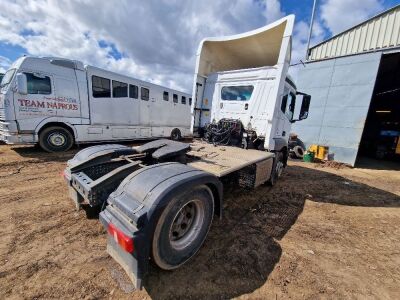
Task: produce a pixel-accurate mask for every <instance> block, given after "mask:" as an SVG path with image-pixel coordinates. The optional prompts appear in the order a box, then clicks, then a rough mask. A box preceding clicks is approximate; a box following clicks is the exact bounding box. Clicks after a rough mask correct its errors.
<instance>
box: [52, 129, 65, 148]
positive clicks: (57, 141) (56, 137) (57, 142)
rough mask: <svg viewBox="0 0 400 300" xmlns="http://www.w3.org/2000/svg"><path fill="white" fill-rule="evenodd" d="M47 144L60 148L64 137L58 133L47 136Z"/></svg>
mask: <svg viewBox="0 0 400 300" xmlns="http://www.w3.org/2000/svg"><path fill="white" fill-rule="evenodd" d="M48 142H49V143H50V144H51V145H53V146H56V147H60V146H62V145H64V144H65V142H66V137H65V136H64V135H63V134H61V133H59V132H55V133H52V134H50V135H49V137H48Z"/></svg>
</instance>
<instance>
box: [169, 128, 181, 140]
mask: <svg viewBox="0 0 400 300" xmlns="http://www.w3.org/2000/svg"><path fill="white" fill-rule="evenodd" d="M181 139H182V134H181V131H180V130H179V129H178V128H175V129H174V130H172V132H171V140H174V141H180V140H181Z"/></svg>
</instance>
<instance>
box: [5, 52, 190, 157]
mask: <svg viewBox="0 0 400 300" xmlns="http://www.w3.org/2000/svg"><path fill="white" fill-rule="evenodd" d="M191 102H192V98H191V95H189V94H186V93H182V92H179V91H176V90H172V89H169V88H166V87H162V86H158V85H155V84H151V83H149V82H145V81H141V80H138V79H135V78H131V77H127V76H123V75H120V74H116V73H113V72H109V71H106V70H103V69H99V68H96V67H92V66H84V65H83V64H82V63H81V62H79V61H75V60H68V59H62V58H46V57H43V58H38V57H21V58H19V59H18V60H16V61H15V62H14V63H13V64H12V66H11V67H10V69H9V70H8V71H7V72H6V73H5V75H4V77H3V79H2V81H1V85H0V140H2V141H5V142H6V143H7V144H36V143H38V144H39V145H40V146H41V147H42V148H43V149H44V150H46V151H48V152H58V151H66V150H68V149H69V148H71V147H72V145H73V144H74V143H77V144H79V143H97V142H105V141H121V140H138V139H151V138H153V139H154V138H162V137H168V138H172V139H177V140H178V139H180V138H181V137H188V136H190V105H191Z"/></svg>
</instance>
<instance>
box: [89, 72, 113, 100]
mask: <svg viewBox="0 0 400 300" xmlns="http://www.w3.org/2000/svg"><path fill="white" fill-rule="evenodd" d="M110 84H111V80H110V79H107V78H103V77H99V76H94V75H93V76H92V93H93V97H94V98H111V88H110Z"/></svg>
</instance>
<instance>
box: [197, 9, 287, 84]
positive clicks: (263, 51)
mask: <svg viewBox="0 0 400 300" xmlns="http://www.w3.org/2000/svg"><path fill="white" fill-rule="evenodd" d="M294 19H295V16H294V15H289V16H287V17H284V18H282V19H279V20H277V21H275V22H274V23H271V24H269V25H266V26H264V27H261V28H258V29H255V30H252V31H248V32H245V33H241V34H237V35H232V36H226V37H212V38H205V39H203V40H202V41H201V42H200V45H199V48H198V51H197V53H196V71H195V73H196V74H197V75H199V76H203V77H207V76H208V74H210V73H214V72H221V71H230V70H239V69H249V68H258V67H264V66H275V65H277V64H283V63H284V62H285V60H287V59H289V61H290V53H291V43H290V42H289V43H283V40H284V38H285V37H287V38H289V40H290V39H291V36H292V33H293V25H294Z"/></svg>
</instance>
